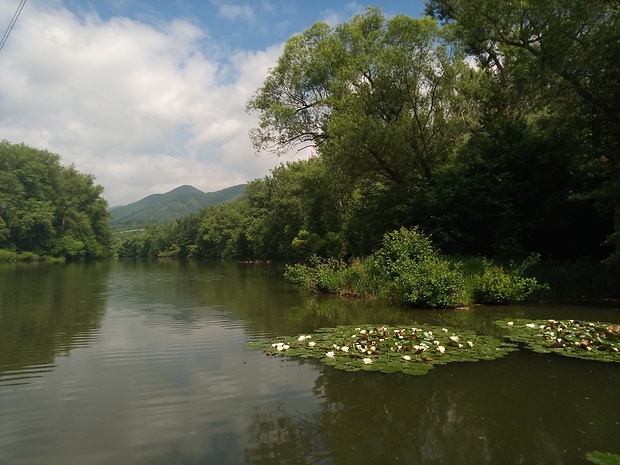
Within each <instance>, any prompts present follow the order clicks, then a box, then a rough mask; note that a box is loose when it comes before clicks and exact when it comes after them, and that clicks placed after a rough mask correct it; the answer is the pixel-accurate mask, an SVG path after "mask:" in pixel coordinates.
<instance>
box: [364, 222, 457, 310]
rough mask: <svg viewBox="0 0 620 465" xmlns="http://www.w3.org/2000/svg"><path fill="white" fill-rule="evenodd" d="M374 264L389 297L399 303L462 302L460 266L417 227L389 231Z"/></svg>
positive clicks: (450, 304) (435, 304)
mask: <svg viewBox="0 0 620 465" xmlns="http://www.w3.org/2000/svg"><path fill="white" fill-rule="evenodd" d="M372 264H373V267H374V268H375V270H376V271H377V272H378V273H379V274H380V275H382V277H383V279H384V280H385V283H386V291H387V295H388V297H390V298H391V299H392V300H395V301H396V302H398V303H401V304H408V305H413V306H416V307H433V308H435V307H444V308H445V307H455V306H457V305H459V304H461V303H462V300H461V293H462V290H463V287H464V278H463V273H462V272H461V270H460V266H459V265H458V264H457V265H455V264H452V263H451V262H450V261H449V260H447V259H446V258H444V257H442V256H441V255H440V253H439V252H438V251H437V250H436V249H435V248H434V247H433V244H432V242H431V240H430V239H429V238H428V237H427V236H425V235H424V234H422V233H421V232H420V231H419V230H418V229H417V228H414V229H412V230H408V229H406V228H401V229H399V230H398V231H392V232H390V233H388V234H386V235H385V236H384V238H383V242H382V245H381V248H380V249H379V250H378V251H377V252H375V254H374V257H373V260H372Z"/></svg>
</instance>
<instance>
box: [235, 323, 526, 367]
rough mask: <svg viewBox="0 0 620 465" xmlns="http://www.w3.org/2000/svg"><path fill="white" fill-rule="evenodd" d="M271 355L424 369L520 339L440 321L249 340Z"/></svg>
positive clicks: (497, 350) (489, 355)
mask: <svg viewBox="0 0 620 465" xmlns="http://www.w3.org/2000/svg"><path fill="white" fill-rule="evenodd" d="M246 348H247V349H248V350H263V351H265V352H266V353H267V355H286V356H291V357H302V358H315V359H319V360H321V361H322V362H324V363H326V364H327V365H331V366H333V367H335V368H338V369H340V370H346V371H360V370H363V371H380V372H382V373H395V372H402V373H405V374H408V375H424V374H426V373H427V372H428V371H429V370H430V369H432V368H433V367H434V365H444V364H446V363H450V362H477V361H479V360H494V359H496V358H499V357H502V356H504V355H505V354H507V353H508V352H511V351H513V350H516V345H514V344H508V343H505V342H502V341H501V340H499V339H497V338H494V337H491V336H479V335H477V334H475V333H474V332H472V331H467V330H461V329H454V328H445V327H441V326H426V325H425V326H420V327H389V326H368V325H366V326H338V327H335V328H323V329H319V330H317V331H316V332H315V333H312V334H302V335H299V336H293V337H279V338H277V339H276V340H272V341H259V342H251V343H249V344H247V346H246Z"/></svg>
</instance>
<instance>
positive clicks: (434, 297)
mask: <svg viewBox="0 0 620 465" xmlns="http://www.w3.org/2000/svg"><path fill="white" fill-rule="evenodd" d="M531 264H532V260H531V259H530V260H527V261H525V262H524V263H523V264H522V265H521V266H518V267H517V266H513V267H512V268H511V269H506V268H504V267H502V266H501V265H498V264H495V263H492V262H491V261H489V260H486V259H483V260H481V262H480V266H479V267H477V269H475V271H474V272H473V273H472V272H468V273H467V272H465V270H464V269H463V268H464V267H463V265H462V263H460V262H454V261H451V260H450V259H449V258H447V257H444V256H443V255H441V254H440V252H439V251H438V250H437V249H436V248H435V247H434V245H433V244H432V243H431V241H430V238H428V237H427V236H425V235H424V234H422V233H421V232H420V231H418V230H417V229H412V230H407V229H405V228H401V229H400V230H398V231H392V232H390V233H387V234H386V235H385V237H384V238H383V242H382V244H381V247H380V248H379V249H378V250H377V251H376V252H375V253H373V254H372V255H370V256H369V257H367V258H365V259H364V260H361V261H359V260H358V261H355V262H353V263H352V264H351V265H346V264H345V263H344V262H343V261H342V260H337V259H333V258H332V259H327V260H322V259H320V258H318V257H316V256H313V257H312V258H311V259H310V263H308V264H299V263H298V264H295V265H287V266H286V271H285V277H286V278H287V279H288V280H289V281H291V282H293V283H294V284H296V285H297V286H299V287H301V288H305V289H308V290H312V291H317V292H328V293H335V294H346V295H356V296H362V297H366V298H377V297H379V298H384V299H387V300H389V301H391V302H394V303H396V304H400V305H409V306H415V307H426V308H429V307H432V308H437V307H439V308H448V307H457V306H459V305H465V304H470V303H472V302H478V303H483V304H508V303H510V302H516V301H520V300H524V299H525V298H526V297H528V296H529V295H530V294H531V293H532V292H534V291H536V290H538V289H541V288H542V285H540V284H539V283H538V282H537V280H536V279H535V278H532V277H524V273H525V271H526V268H527V267H528V266H529V265H531ZM470 268H472V267H470Z"/></svg>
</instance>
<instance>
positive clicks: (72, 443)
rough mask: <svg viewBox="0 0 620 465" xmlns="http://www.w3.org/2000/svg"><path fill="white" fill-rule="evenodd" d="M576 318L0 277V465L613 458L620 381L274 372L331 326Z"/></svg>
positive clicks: (225, 284)
mask: <svg viewBox="0 0 620 465" xmlns="http://www.w3.org/2000/svg"><path fill="white" fill-rule="evenodd" d="M507 315H510V316H511V317H531V318H556V319H561V318H584V319H590V320H601V321H612V322H616V323H620V310H619V309H617V308H616V309H613V308H612V309H609V308H608V309H594V308H581V307H562V306H530V307H516V306H514V307H508V308H504V309H497V308H489V307H479V308H475V309H471V310H462V311H419V310H401V309H394V308H389V307H385V306H380V305H371V304H368V303H364V302H354V301H347V300H342V299H339V298H333V297H311V296H307V295H303V294H299V293H297V292H296V291H294V290H293V289H292V288H291V287H290V286H288V285H287V283H286V282H284V281H283V279H282V278H281V270H280V269H279V268H278V266H275V265H257V264H251V265H247V264H245V265H244V264H237V263H231V262H178V261H167V260H166V261H153V262H135V261H109V262H100V263H93V264H67V265H53V264H40V265H39V264H5V265H2V264H0V465H26V464H28V465H43V464H54V465H56V464H58V465H70V464H89V465H98V464H115V465H118V464H123V465H134V464H149V465H158V464H161V465H164V464H165V465H177V464H342V465H349V464H379V465H381V464H399V463H400V464H487V463H489V464H578V463H587V462H586V461H585V458H584V457H585V453H586V452H588V451H591V450H600V451H605V452H614V453H617V454H620V364H606V363H599V362H587V361H581V360H575V359H568V358H563V357H559V356H551V355H540V354H534V353H529V352H525V351H519V352H516V353H512V354H509V355H508V356H506V357H504V358H503V359H499V360H495V361H489V362H478V363H461V364H458V363H457V364H453V365H447V366H441V367H437V368H435V369H434V370H431V371H430V373H429V374H427V375H425V376H406V375H401V374H380V373H348V372H343V371H338V370H335V369H332V368H330V367H325V366H323V365H321V364H320V363H318V362H308V361H300V360H298V359H288V358H284V357H267V356H265V355H264V354H262V353H260V352H248V351H245V350H244V349H243V347H244V345H245V344H246V343H247V342H248V341H253V340H258V339H263V338H269V337H273V336H279V335H295V334H302V333H308V332H310V331H312V330H313V329H316V328H319V327H324V326H334V325H339V324H362V323H377V324H403V325H406V324H413V323H433V324H442V325H453V326H459V327H468V328H473V329H476V330H478V331H480V332H487V333H494V332H495V331H496V329H495V327H494V325H493V323H492V322H493V320H495V319H498V318H503V317H505V316H507Z"/></svg>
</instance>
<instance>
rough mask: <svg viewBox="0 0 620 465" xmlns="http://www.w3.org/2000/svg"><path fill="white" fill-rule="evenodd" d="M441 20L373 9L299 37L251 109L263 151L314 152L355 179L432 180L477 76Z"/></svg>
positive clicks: (458, 130) (459, 127) (459, 131)
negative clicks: (469, 86)
mask: <svg viewBox="0 0 620 465" xmlns="http://www.w3.org/2000/svg"><path fill="white" fill-rule="evenodd" d="M473 73H474V71H473V70H472V69H471V68H469V67H467V65H466V64H465V63H464V62H463V60H462V57H461V56H460V55H459V54H458V53H457V52H456V49H455V47H453V46H448V45H446V44H444V42H443V40H442V38H441V36H440V31H439V29H438V27H437V24H436V22H435V21H433V20H431V19H429V18H425V19H413V18H410V17H407V16H404V15H398V16H395V17H393V18H391V19H386V18H385V17H384V16H383V15H382V13H381V11H380V10H378V9H368V10H367V12H366V13H365V14H363V15H358V16H356V17H354V18H353V19H352V20H351V21H350V22H348V23H345V24H341V25H339V26H336V27H335V28H332V27H330V26H328V25H327V24H325V23H321V22H319V23H316V24H315V25H314V26H312V27H311V28H310V29H308V30H306V31H305V32H304V33H302V34H300V35H296V36H294V37H292V38H291V39H290V40H289V41H288V42H287V44H286V46H285V49H284V53H283V54H282V56H281V57H280V59H279V61H278V64H277V66H276V67H275V68H273V69H272V70H271V72H270V74H269V76H268V78H267V80H266V81H265V83H264V85H263V87H261V88H260V89H259V90H258V91H257V92H256V94H255V95H254V96H253V98H252V99H251V100H250V101H249V103H248V109H249V110H250V111H252V110H254V111H258V112H259V114H260V119H259V123H260V124H259V127H258V128H257V129H255V130H253V131H252V133H251V138H252V140H253V142H254V145H255V148H256V149H257V150H259V151H260V150H270V151H274V152H276V153H280V154H281V153H285V152H287V151H290V150H291V149H302V148H305V147H313V148H314V149H315V150H316V151H317V153H318V154H320V155H321V156H323V157H324V158H325V159H326V160H328V161H329V162H330V163H331V164H332V165H333V166H335V167H338V168H339V169H340V170H341V171H342V173H343V174H344V175H346V176H352V178H353V179H359V178H360V177H363V178H366V179H373V180H374V181H378V182H384V183H390V184H395V185H401V186H406V185H410V184H411V183H415V182H417V181H419V180H426V181H429V180H431V179H432V178H433V176H434V173H435V171H436V170H437V169H440V168H441V167H442V166H444V165H445V164H446V163H447V162H448V161H449V159H450V156H451V154H452V153H453V150H454V147H455V142H457V141H458V140H459V139H460V138H461V137H462V135H463V132H464V127H465V126H466V125H467V123H468V120H469V113H470V108H469V107H468V104H467V99H466V97H465V92H464V90H465V88H466V86H463V83H464V82H465V81H467V79H468V78H470V77H471V76H472V75H473Z"/></svg>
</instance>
